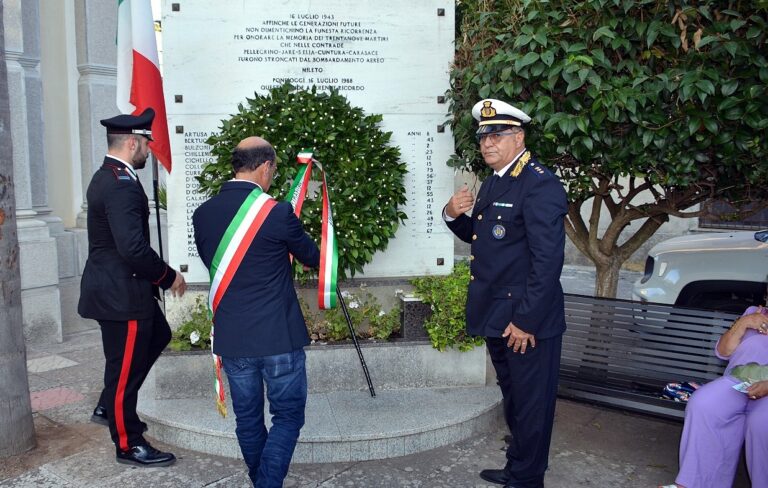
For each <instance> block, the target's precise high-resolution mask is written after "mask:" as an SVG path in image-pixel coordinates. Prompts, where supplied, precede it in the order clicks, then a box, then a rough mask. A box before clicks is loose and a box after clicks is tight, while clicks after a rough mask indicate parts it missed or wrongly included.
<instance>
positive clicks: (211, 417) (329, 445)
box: [138, 342, 503, 463]
mask: <svg viewBox="0 0 768 488" xmlns="http://www.w3.org/2000/svg"><path fill="white" fill-rule="evenodd" d="M362 346H363V354H364V355H365V360H366V363H367V365H368V369H369V371H370V374H371V378H372V381H373V384H374V387H375V389H376V397H375V398H372V397H371V396H370V394H369V392H368V388H367V384H366V382H365V378H364V376H363V373H362V370H361V368H360V362H359V359H358V357H357V353H356V352H355V350H354V347H353V346H351V345H322V346H310V347H308V348H307V375H308V381H309V398H308V401H307V408H306V423H305V425H304V428H303V429H302V431H301V437H300V438H299V444H298V446H297V448H296V452H295V454H294V457H293V462H296V463H322V462H344V461H363V460H370V459H384V458H390V457H397V456H403V455H406V454H411V453H415V452H420V451H425V450H428V449H433V448H435V447H439V446H443V445H446V444H450V443H453V442H457V441H460V440H462V439H466V438H468V437H470V436H472V435H474V434H477V433H481V432H488V431H490V430H494V429H499V430H502V429H503V427H502V425H503V420H502V413H501V394H500V392H499V389H498V387H497V386H496V385H495V384H493V385H491V386H487V385H486V353H485V348H476V349H475V350H473V351H470V352H466V353H461V352H458V351H447V352H443V353H441V352H438V351H436V350H435V349H433V348H432V347H431V345H429V344H428V343H423V342H422V343H413V342H395V343H367V342H366V343H363V344H362ZM212 379H213V374H212V361H211V356H210V354H209V353H171V352H166V353H165V354H163V356H161V357H160V359H159V360H158V362H157V364H156V365H155V367H154V368H153V370H152V373H151V374H150V376H149V377H147V380H146V382H145V385H144V387H143V388H142V390H141V394H140V398H139V405H138V410H139V415H140V416H141V418H142V420H144V421H145V422H147V423H148V424H149V432H148V434H149V435H150V436H151V437H154V438H156V439H159V440H161V441H163V442H166V443H168V444H171V445H175V446H179V447H183V448H186V449H192V450H195V451H200V452H206V453H210V454H217V455H222V456H228V457H233V458H235V457H240V449H239V447H238V444H237V438H236V437H235V418H234V414H233V413H232V410H231V401H230V403H229V405H228V406H229V415H228V416H227V418H226V419H224V418H221V417H220V416H219V414H218V412H217V411H216V405H215V401H214V396H213V382H212ZM492 383H493V382H492ZM265 417H266V418H267V426H268V427H269V412H268V405H265Z"/></svg>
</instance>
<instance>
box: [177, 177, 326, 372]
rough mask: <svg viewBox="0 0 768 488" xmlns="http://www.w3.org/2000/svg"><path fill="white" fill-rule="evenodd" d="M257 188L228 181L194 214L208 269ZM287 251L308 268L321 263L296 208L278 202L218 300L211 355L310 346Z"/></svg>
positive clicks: (267, 352)
mask: <svg viewBox="0 0 768 488" xmlns="http://www.w3.org/2000/svg"><path fill="white" fill-rule="evenodd" d="M254 188H255V185H254V184H253V183H250V182H247V181H228V182H226V183H224V185H223V186H222V188H221V192H220V193H219V194H218V195H216V196H215V197H213V198H211V199H210V200H208V201H207V202H205V203H203V204H202V205H200V207H198V208H197V210H195V213H194V215H193V216H192V223H193V225H194V227H195V243H196V244H197V250H198V252H199V254H200V258H201V259H202V260H203V263H205V266H206V267H207V268H208V269H210V267H211V262H212V261H213V257H214V255H215V254H216V249H217V248H218V246H219V243H220V242H221V238H222V236H223V235H224V232H225V231H226V230H227V227H228V226H229V224H230V223H231V222H232V220H233V218H234V217H235V214H236V213H237V210H238V209H239V208H240V206H241V205H242V203H243V201H244V200H245V198H246V197H247V196H248V194H249V193H250V192H251V191H253V189H254ZM289 253H290V254H292V255H293V256H294V258H295V259H298V260H299V262H301V263H303V264H305V265H307V266H310V267H317V266H318V265H319V264H320V251H319V250H318V248H317V245H316V244H315V243H314V241H313V240H312V239H311V238H310V237H309V236H308V235H307V234H306V232H304V228H303V227H302V225H301V221H299V219H298V218H297V217H296V215H294V213H293V207H291V204H290V203H288V202H279V203H278V204H277V205H275V206H274V207H273V208H272V210H271V211H270V212H269V215H268V216H267V218H266V219H265V220H264V223H263V224H262V225H261V228H260V229H259V231H258V233H257V234H256V237H255V238H254V239H253V242H252V243H251V246H250V247H249V248H248V250H247V251H246V253H245V256H244V257H243V260H242V262H241V263H240V266H239V267H238V269H237V272H236V273H235V275H234V277H233V278H232V282H231V283H230V284H229V287H228V288H227V291H226V293H224V296H223V297H222V298H221V301H220V302H219V306H218V308H217V309H216V313H215V315H214V317H213V323H214V328H215V337H216V338H215V340H214V341H213V352H215V353H216V354H218V355H220V356H226V357H261V356H272V355H275V354H283V353H286V352H290V351H293V350H295V349H299V348H301V347H304V346H306V345H307V344H309V334H308V333H307V326H306V323H305V322H304V316H303V315H302V313H301V306H300V305H299V301H298V298H297V297H296V290H295V289H294V287H293V269H292V267H291V262H290V258H289Z"/></svg>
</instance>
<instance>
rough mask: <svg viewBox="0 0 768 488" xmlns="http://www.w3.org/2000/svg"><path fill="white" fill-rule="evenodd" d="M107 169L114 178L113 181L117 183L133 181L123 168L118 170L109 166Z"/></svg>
mask: <svg viewBox="0 0 768 488" xmlns="http://www.w3.org/2000/svg"><path fill="white" fill-rule="evenodd" d="M109 169H110V170H112V175H113V176H114V177H115V180H117V181H133V178H131V175H130V174H128V170H126V169H124V168H118V167H117V166H112V165H110V166H109Z"/></svg>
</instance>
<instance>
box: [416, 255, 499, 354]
mask: <svg viewBox="0 0 768 488" xmlns="http://www.w3.org/2000/svg"><path fill="white" fill-rule="evenodd" d="M411 283H412V284H413V286H414V287H415V295H416V296H417V297H418V298H420V299H421V300H422V301H423V302H424V303H428V304H430V305H431V306H432V316H431V317H430V318H429V319H427V321H426V322H425V324H424V327H426V329H427V333H428V334H429V339H430V341H431V342H432V347H434V348H435V349H437V350H439V351H444V350H445V349H446V348H448V347H453V348H456V349H458V350H460V351H470V350H472V349H473V348H474V347H475V346H482V345H483V344H484V343H485V340H484V339H483V338H482V337H474V336H471V335H469V334H467V329H466V320H465V313H466V304H467V286H468V284H469V265H467V264H466V263H459V264H457V265H456V266H454V268H453V273H451V274H450V275H448V276H425V277H423V278H416V279H414V280H412V281H411Z"/></svg>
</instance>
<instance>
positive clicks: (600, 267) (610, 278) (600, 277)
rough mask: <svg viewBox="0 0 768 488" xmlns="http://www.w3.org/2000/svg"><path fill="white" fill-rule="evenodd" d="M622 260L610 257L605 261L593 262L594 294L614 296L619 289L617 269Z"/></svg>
mask: <svg viewBox="0 0 768 488" xmlns="http://www.w3.org/2000/svg"><path fill="white" fill-rule="evenodd" d="M621 263H622V261H621V260H619V259H611V260H609V261H608V262H607V263H600V262H595V270H596V274H595V296H596V297H603V298H616V292H617V291H618V289H619V270H620V269H621Z"/></svg>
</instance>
